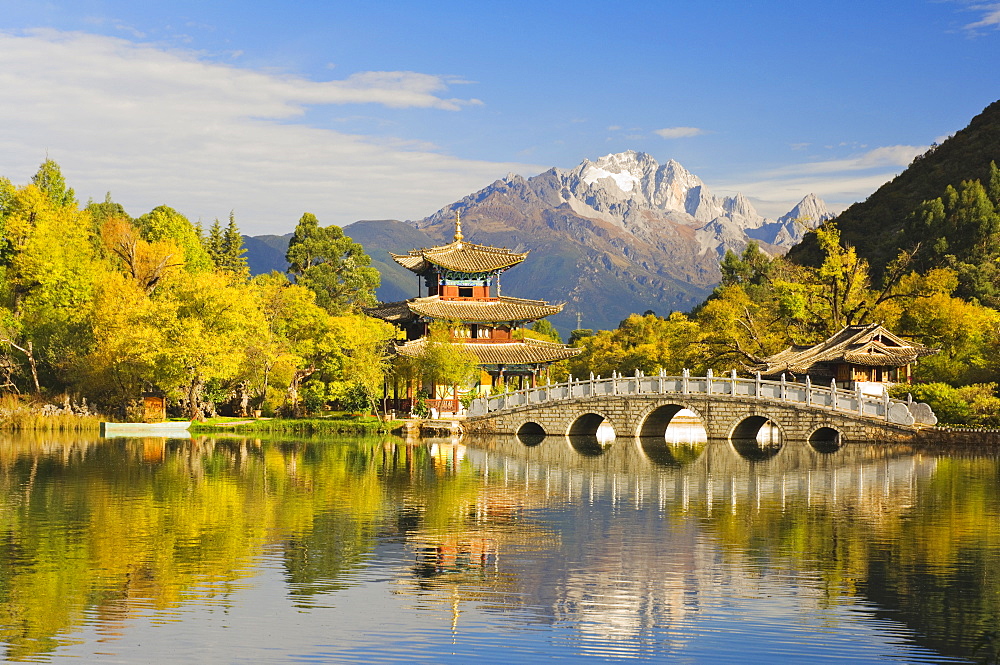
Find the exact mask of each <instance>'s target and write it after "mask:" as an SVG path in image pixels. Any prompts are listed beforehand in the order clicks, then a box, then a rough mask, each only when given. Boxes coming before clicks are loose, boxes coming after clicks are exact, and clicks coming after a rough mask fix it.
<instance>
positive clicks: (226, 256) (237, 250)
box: [216, 212, 250, 277]
mask: <svg viewBox="0 0 1000 665" xmlns="http://www.w3.org/2000/svg"><path fill="white" fill-rule="evenodd" d="M246 253H247V250H246V247H244V246H243V234H242V233H240V229H239V227H237V226H236V217H235V215H234V214H233V213H232V212H230V213H229V224H227V225H226V230H225V232H224V233H223V234H222V257H221V261H220V262H219V263H218V264H216V265H217V266H218V267H219V268H221V269H222V270H224V271H226V272H229V273H232V274H234V275H242V276H244V277H249V275H250V269H249V268H248V267H247V259H246V257H245V256H244V254H246Z"/></svg>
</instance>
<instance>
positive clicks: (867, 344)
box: [757, 323, 937, 375]
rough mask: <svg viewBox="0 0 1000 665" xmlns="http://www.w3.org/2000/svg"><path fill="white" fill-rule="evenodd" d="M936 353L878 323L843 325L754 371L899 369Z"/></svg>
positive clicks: (770, 372)
mask: <svg viewBox="0 0 1000 665" xmlns="http://www.w3.org/2000/svg"><path fill="white" fill-rule="evenodd" d="M934 353H937V350H935V349H931V348H928V347H926V346H923V345H922V344H917V343H915V342H910V341H908V340H905V339H903V338H901V337H899V336H898V335H894V334H893V333H891V332H889V330H887V329H886V328H884V327H882V326H881V325H879V324H876V323H872V324H869V325H859V326H847V327H845V328H843V329H841V330H840V331H839V332H837V333H836V334H835V335H833V336H832V337H830V338H829V339H827V340H825V341H823V342H820V343H819V344H816V345H814V346H808V347H805V346H792V347H789V348H787V349H785V350H784V351H781V352H780V353H776V354H774V355H773V356H770V357H768V358H765V359H764V360H763V361H762V363H761V365H759V366H758V367H757V371H759V372H760V373H761V374H765V375H776V374H781V373H783V372H788V373H790V374H808V373H809V372H810V370H811V369H812V368H814V367H816V366H817V365H826V366H828V365H832V364H840V363H846V364H851V365H865V366H869V367H902V366H903V365H908V364H910V363H912V362H913V361H915V360H916V359H917V358H920V357H922V356H928V355H931V354H934Z"/></svg>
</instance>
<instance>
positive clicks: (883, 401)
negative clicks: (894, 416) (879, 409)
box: [882, 387, 889, 421]
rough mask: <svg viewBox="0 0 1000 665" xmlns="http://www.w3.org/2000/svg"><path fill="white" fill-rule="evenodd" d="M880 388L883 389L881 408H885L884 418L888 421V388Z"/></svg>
mask: <svg viewBox="0 0 1000 665" xmlns="http://www.w3.org/2000/svg"><path fill="white" fill-rule="evenodd" d="M882 390H884V391H885V392H884V393H882V398H883V399H882V406H883V408H885V419H886V421H888V420H889V389H888V388H886V387H883V388H882Z"/></svg>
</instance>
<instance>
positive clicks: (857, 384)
mask: <svg viewBox="0 0 1000 665" xmlns="http://www.w3.org/2000/svg"><path fill="white" fill-rule="evenodd" d="M854 388H855V393H856V394H857V398H858V413H860V414H861V415H862V416H863V415H865V404H864V402H862V401H861V400H862V399H863V398H862V396H861V395H862V393H861V383H860V382H855V384H854Z"/></svg>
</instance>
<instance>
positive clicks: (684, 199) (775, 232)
mask: <svg viewBox="0 0 1000 665" xmlns="http://www.w3.org/2000/svg"><path fill="white" fill-rule="evenodd" d="M456 212H461V215H462V229H463V232H464V234H465V238H466V240H468V241H470V242H475V243H480V244H485V245H496V246H500V247H509V248H511V249H514V250H516V251H519V252H523V251H526V250H530V252H531V253H530V255H529V256H528V258H527V259H526V260H525V261H524V263H522V264H521V265H519V266H517V267H515V268H513V269H511V270H510V271H509V272H508V273H505V274H504V275H503V277H502V278H501V284H502V290H503V293H505V294H507V295H513V296H519V297H524V298H537V299H544V300H549V301H551V302H566V303H567V305H566V307H565V309H564V310H563V312H562V313H561V314H558V315H556V316H553V317H551V319H550V320H551V321H552V323H553V324H554V325H555V326H556V327H557V328H558V329H560V330H561V331H562V332H564V333H565V332H567V331H569V330H572V329H573V328H576V327H577V325H578V321H579V325H580V326H582V327H585V328H594V329H607V328H613V327H615V326H617V325H618V322H619V321H620V320H621V319H623V318H625V317H626V316H628V315H629V314H630V313H633V312H639V313H642V312H644V311H647V310H653V311H655V312H656V313H658V314H662V315H666V314H668V313H669V312H671V311H674V310H683V311H686V310H689V309H691V308H692V307H694V306H695V305H697V304H699V303H700V302H702V301H703V300H704V298H705V297H706V296H707V295H708V294H709V293H710V292H711V289H712V288H713V287H714V286H715V285H716V284H717V283H718V280H719V277H720V274H719V267H718V266H719V259H720V258H721V257H722V256H723V254H725V251H726V250H727V249H731V250H733V251H735V252H742V251H743V249H744V248H745V247H746V245H747V243H748V242H750V241H751V240H756V241H758V242H759V243H760V245H761V247H762V248H763V249H764V250H765V251H767V252H769V253H772V254H778V253H784V252H785V251H787V250H788V248H790V247H791V246H793V245H794V244H795V243H797V242H798V241H799V240H800V239H801V238H802V236H803V234H804V233H805V232H806V231H808V230H810V229H812V228H815V227H816V226H818V225H819V224H820V223H822V222H823V221H825V220H827V219H829V218H831V217H832V215H831V214H830V213H829V212H828V211H827V209H826V206H825V204H824V203H823V202H822V201H821V200H820V199H818V198H816V197H815V196H813V195H812V194H810V195H808V196H806V197H805V198H803V199H802V201H801V202H800V203H799V204H798V205H796V206H795V207H794V208H793V209H792V210H790V211H789V212H788V214H786V215H783V216H782V217H780V218H778V219H768V218H766V217H763V216H762V215H760V214H758V213H757V212H756V210H754V208H753V206H752V205H751V203H750V201H749V200H748V199H747V198H746V197H745V196H743V195H742V194H737V195H736V196H734V197H725V198H718V197H716V196H714V195H713V194H712V193H711V192H710V191H709V190H708V188H707V187H706V186H705V184H704V183H703V182H702V181H701V180H700V179H699V178H698V177H697V176H695V175H693V174H692V173H690V172H689V171H687V170H686V169H685V168H684V167H683V166H681V165H680V164H678V163H677V162H676V161H673V160H670V161H668V162H667V163H665V164H662V165H661V164H658V163H657V162H656V160H655V159H653V158H652V157H650V156H649V155H647V154H644V153H638V152H634V151H628V152H623V153H618V154H612V155H607V156H605V157H602V158H600V159H598V160H597V161H595V162H591V161H589V160H585V161H584V162H583V163H582V164H580V165H579V166H577V167H576V168H574V169H571V170H562V169H557V168H553V169H550V170H548V171H546V172H544V173H541V174H539V175H537V176H534V177H532V178H524V177H522V176H519V175H514V174H510V175H508V176H507V177H505V178H503V179H501V180H497V181H496V182H494V183H493V184H491V185H489V186H488V187H486V188H484V189H482V190H480V191H478V192H475V193H474V194H470V195H469V196H466V197H465V198H463V199H461V200H460V201H457V202H455V203H453V204H451V205H449V206H447V207H445V208H442V209H441V210H439V211H438V212H436V213H434V214H433V215H431V216H430V217H427V218H425V219H421V220H418V221H415V222H409V221H408V222H400V221H395V220H381V221H360V222H355V223H354V224H351V225H350V226H348V227H347V228H346V229H345V231H346V232H347V234H348V235H349V236H351V237H352V238H353V239H354V240H355V241H357V242H360V243H361V244H362V245H364V247H365V250H366V252H367V253H368V254H369V256H371V257H372V261H373V265H374V266H375V267H377V268H378V269H379V271H380V272H381V274H382V286H381V288H380V289H379V291H378V296H379V298H380V299H381V300H382V301H383V302H391V301H395V300H403V299H406V298H410V297H413V296H415V295H416V294H417V282H416V277H415V276H414V275H413V274H412V273H410V272H408V271H407V270H405V269H403V268H402V267H400V266H398V265H397V264H396V263H395V262H393V261H392V259H391V258H390V257H389V256H388V253H387V252H388V251H392V252H396V253H400V252H405V251H407V250H409V249H413V248H418V247H430V246H434V245H439V244H444V243H447V242H450V241H451V240H452V236H453V234H454V222H455V214H456ZM288 237H289V236H257V237H253V238H250V237H247V238H246V243H247V248H248V250H249V251H248V259H249V263H250V266H251V270H252V272H254V274H257V273H259V272H266V271H268V270H272V269H278V270H281V269H283V268H284V252H285V248H287V243H288Z"/></svg>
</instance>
